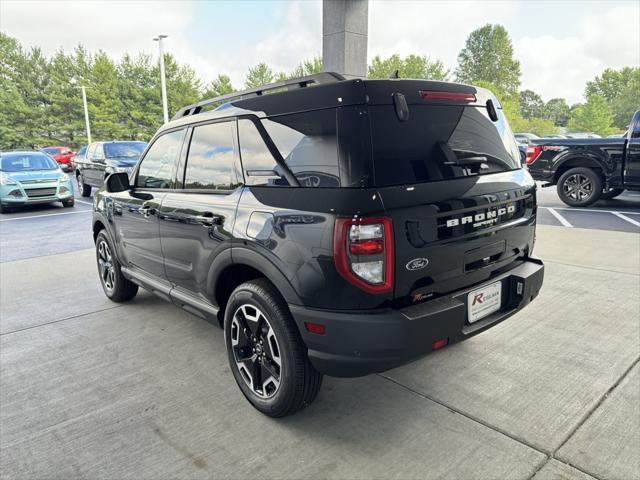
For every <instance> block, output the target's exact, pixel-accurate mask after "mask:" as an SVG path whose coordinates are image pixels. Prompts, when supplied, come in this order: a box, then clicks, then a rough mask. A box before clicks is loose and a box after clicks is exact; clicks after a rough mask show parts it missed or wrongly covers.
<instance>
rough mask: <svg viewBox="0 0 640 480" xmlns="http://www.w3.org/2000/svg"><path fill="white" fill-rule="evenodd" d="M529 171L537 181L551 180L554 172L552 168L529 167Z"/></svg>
mask: <svg viewBox="0 0 640 480" xmlns="http://www.w3.org/2000/svg"><path fill="white" fill-rule="evenodd" d="M529 173H530V174H531V176H532V177H533V179H534V180H537V181H539V182H553V176H554V175H555V174H556V172H555V171H554V170H532V169H531V168H529Z"/></svg>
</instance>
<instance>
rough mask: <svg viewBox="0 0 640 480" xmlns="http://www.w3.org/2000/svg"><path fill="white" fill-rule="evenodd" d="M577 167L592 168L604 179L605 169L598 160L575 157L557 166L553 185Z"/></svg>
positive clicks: (588, 157)
mask: <svg viewBox="0 0 640 480" xmlns="http://www.w3.org/2000/svg"><path fill="white" fill-rule="evenodd" d="M576 167H583V168H590V169H592V170H595V171H596V172H598V174H599V175H600V176H601V177H604V172H605V168H604V166H603V165H602V163H601V162H600V161H598V160H597V159H596V158H594V157H591V156H573V157H569V158H567V159H565V160H563V161H562V162H561V163H559V164H558V165H557V166H556V169H555V173H554V175H553V183H554V184H557V183H558V180H560V177H561V176H562V175H563V174H564V173H565V172H566V171H567V170H570V169H572V168H576Z"/></svg>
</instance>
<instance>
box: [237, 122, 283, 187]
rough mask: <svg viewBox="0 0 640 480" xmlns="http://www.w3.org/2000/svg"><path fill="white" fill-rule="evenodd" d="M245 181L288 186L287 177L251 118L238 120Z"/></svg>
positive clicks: (263, 184)
mask: <svg viewBox="0 0 640 480" xmlns="http://www.w3.org/2000/svg"><path fill="white" fill-rule="evenodd" d="M238 134H239V137H240V157H241V159H242V167H243V169H244V181H245V184H246V185H249V186H254V187H257V186H286V185H289V182H287V179H286V178H284V176H283V175H282V168H281V167H280V166H279V165H278V164H277V163H276V160H275V159H274V158H273V155H271V152H270V151H269V149H268V148H267V145H266V144H265V143H264V140H263V139H262V136H261V135H260V132H258V129H257V128H256V126H255V125H254V124H253V122H252V121H251V120H239V121H238Z"/></svg>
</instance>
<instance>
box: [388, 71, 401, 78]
mask: <svg viewBox="0 0 640 480" xmlns="http://www.w3.org/2000/svg"><path fill="white" fill-rule="evenodd" d="M389 78H400V70H395V71H394V72H393V73H392V74H391V76H390V77H389Z"/></svg>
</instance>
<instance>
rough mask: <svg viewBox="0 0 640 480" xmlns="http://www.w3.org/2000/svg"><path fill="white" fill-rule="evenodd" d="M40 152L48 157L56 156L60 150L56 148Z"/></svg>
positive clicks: (44, 149)
mask: <svg viewBox="0 0 640 480" xmlns="http://www.w3.org/2000/svg"><path fill="white" fill-rule="evenodd" d="M42 151H43V152H44V153H48V154H49V155H58V154H59V153H60V149H59V148H58V147H49V148H43V149H42Z"/></svg>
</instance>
